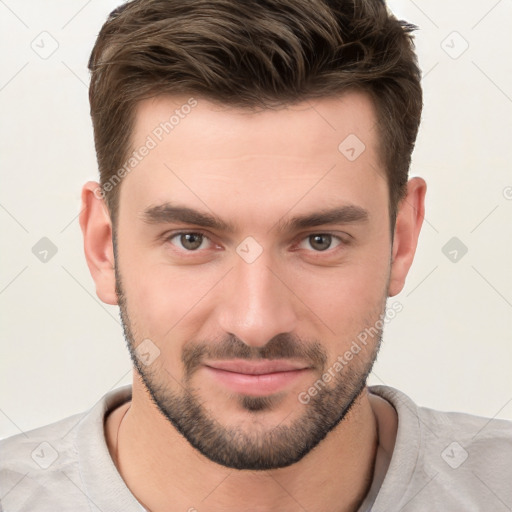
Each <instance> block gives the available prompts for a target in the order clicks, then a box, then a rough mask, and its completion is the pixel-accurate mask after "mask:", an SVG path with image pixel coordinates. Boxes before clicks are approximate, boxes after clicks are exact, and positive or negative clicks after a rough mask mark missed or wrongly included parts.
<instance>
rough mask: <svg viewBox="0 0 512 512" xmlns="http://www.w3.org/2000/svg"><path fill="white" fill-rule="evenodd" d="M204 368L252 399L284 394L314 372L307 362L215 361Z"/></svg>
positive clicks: (231, 387)
mask: <svg viewBox="0 0 512 512" xmlns="http://www.w3.org/2000/svg"><path fill="white" fill-rule="evenodd" d="M204 369H205V370H206V371H207V372H208V374H209V375H210V376H211V377H212V378H213V379H214V380H215V381H216V382H218V383H220V384H221V385H223V386H224V387H227V388H229V389H230V390H232V391H235V392H238V393H243V394H247V395H252V396H265V395H269V394H272V393H276V392H278V391H281V390H283V389H285V388H286V387H289V386H290V385H291V384H293V383H294V382H296V381H297V380H298V379H299V378H301V377H303V376H304V375H306V374H308V373H309V372H310V371H311V367H309V366H307V365H305V364H304V363H300V362H293V361H271V360H265V361H244V360H230V361H212V362H208V363H206V364H205V366H204Z"/></svg>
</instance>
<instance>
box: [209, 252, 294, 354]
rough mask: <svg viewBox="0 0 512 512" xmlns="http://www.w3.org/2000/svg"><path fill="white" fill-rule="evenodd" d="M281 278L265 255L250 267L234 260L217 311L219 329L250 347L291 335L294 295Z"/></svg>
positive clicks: (241, 260) (240, 260) (238, 259)
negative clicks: (277, 337) (275, 337)
mask: <svg viewBox="0 0 512 512" xmlns="http://www.w3.org/2000/svg"><path fill="white" fill-rule="evenodd" d="M284 277H285V276H282V275H280V272H279V270H278V268H277V267H276V266H275V265H273V264H272V261H271V259H270V258H268V257H266V256H265V252H264V253H263V254H262V255H261V256H260V257H259V258H258V259H257V260H256V261H254V262H252V263H247V262H246V261H244V260H243V259H242V258H237V261H235V267H234V268H233V270H232V271H231V272H230V273H229V277H228V279H226V280H225V282H224V283H223V289H222V299H220V304H219V305H218V308H217V311H218V314H219V323H220V327H221V329H222V330H223V331H224V332H226V333H230V334H234V335H235V336H236V337H237V338H239V339H240V340H242V341H243V342H244V343H245V344H246V345H249V346H252V347H262V346H264V345H266V344H267V343H268V342H269V341H270V340H271V339H272V338H273V337H274V336H276V335H278V334H283V333H290V332H292V331H294V330H295V328H296V326H297V319H298V317H297V314H296V311H295V309H294V303H293V300H294V295H293V292H292V291H291V290H290V289H289V288H288V286H289V284H288V283H286V279H285V278H284Z"/></svg>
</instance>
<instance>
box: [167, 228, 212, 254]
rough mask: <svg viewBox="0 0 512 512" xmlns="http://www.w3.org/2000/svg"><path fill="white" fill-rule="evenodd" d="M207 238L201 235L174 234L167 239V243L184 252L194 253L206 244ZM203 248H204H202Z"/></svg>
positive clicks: (191, 233)
mask: <svg viewBox="0 0 512 512" xmlns="http://www.w3.org/2000/svg"><path fill="white" fill-rule="evenodd" d="M207 241H208V238H206V237H205V236H204V235H203V234H201V233H193V232H189V233H175V234H174V235H172V236H171V237H169V242H171V243H172V244H173V245H176V246H177V247H179V248H180V249H185V250H186V251H196V250H197V249H199V248H201V246H202V245H203V244H204V243H205V242H206V243H207ZM203 248H204V247H203Z"/></svg>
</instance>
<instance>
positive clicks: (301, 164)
mask: <svg viewBox="0 0 512 512" xmlns="http://www.w3.org/2000/svg"><path fill="white" fill-rule="evenodd" d="M187 99H188V98H186V97H172V98H170V97H158V98H155V99H152V100H145V101H144V102H141V103H140V104H139V105H138V109H137V116H136V124H135V127H134V132H133V137H132V142H133V148H134V149H135V148H138V147H140V146H141V145H142V144H144V141H145V140H146V138H147V136H148V134H150V133H151V132H152V130H154V128H155V127H156V126H158V125H159V123H160V122H162V121H163V120H165V119H168V118H169V115H170V113H172V112H173V111H174V110H175V109H176V108H179V107H180V105H183V104H184V103H185V102H186V101H187ZM349 134H356V135H357V137H358V138H359V139H360V140H361V141H363V142H364V144H365V146H366V149H365V150H364V151H363V152H362V153H361V155H360V156H359V157H358V158H357V159H355V160H354V161H349V160H348V159H347V158H346V157H345V156H344V155H343V154H342V153H341V152H340V151H338V145H339V144H340V142H342V141H343V140H344V139H345V138H346V137H347V136H348V135H349ZM377 137H378V132H377V129H376V115H375V111H374V107H373V104H372V102H371V100H370V99H369V98H368V97H367V96H366V95H364V94H362V93H358V92H349V93H346V94H344V95H343V96H342V97H337V98H323V99H320V100H315V101H314V102H303V103H300V104H297V105H294V106H292V107H287V108H283V109H280V110H277V111H271V110H266V111H263V112H257V113H254V112H249V111H245V110H240V109H234V108H227V107H222V108H220V107H219V106H216V105H214V104H212V103H210V102H209V101H207V100H204V99H201V98H198V105H197V106H196V107H194V108H193V109H192V111H191V113H190V114H189V115H188V116H186V118H184V119H183V120H181V122H180V123H179V125H177V126H176V127H175V128H174V129H173V131H172V133H170V134H169V135H168V136H166V137H164V138H163V140H162V141H161V142H160V143H159V144H158V145H157V147H155V148H154V149H152V150H151V151H150V152H149V154H148V155H147V156H146V157H145V158H144V159H143V160H142V161H141V162H140V163H139V164H138V165H137V167H136V169H135V170H133V171H132V172H131V173H129V174H127V175H126V177H125V178H124V179H123V182H122V184H121V185H120V186H121V189H120V208H119V216H118V225H117V259H116V258H115V257H114V248H113V243H112V224H111V220H110V216H109V214H108V210H107V208H106V206H105V204H104V202H103V200H102V199H100V198H99V197H98V196H97V194H96V195H95V193H94V191H95V190H97V187H98V184H97V183H95V182H89V183H87V184H86V185H85V186H84V188H83V192H82V200H83V207H84V208H83V211H82V213H81V216H80V224H81V227H82V231H83V234H84V248H85V254H86V258H87V262H88V265H89V268H90V271H91V274H92V276H93V279H94V281H95V284H96V291H97V294H98V297H99V298H100V299H101V300H102V301H104V302H105V303H108V304H118V299H119V297H118V294H117V293H116V272H117V277H118V279H119V277H120V276H121V277H122V286H123V292H124V297H125V299H126V301H127V303H126V304H125V306H124V311H125V315H126V317H125V320H126V322H127V323H129V324H130V325H129V330H130V332H129V334H131V336H133V339H132V340H131V341H133V342H134V343H137V344H138V343H140V342H141V341H142V340H144V339H151V340H152V343H154V344H155V346H157V347H158V349H159V350H160V355H159V356H158V358H157V359H156V360H155V362H154V363H152V366H151V367H150V368H148V369H147V372H148V374H147V375H151V379H152V381H151V382H152V384H155V385H158V386H159V387H160V389H162V390H163V392H168V393H174V394H180V393H182V392H183V389H184V386H185V387H186V386H190V389H192V388H193V389H194V390H195V392H196V393H197V397H198V398H199V399H200V401H201V404H202V406H204V408H205V411H207V412H208V414H209V415H210V416H211V417H213V418H214V419H215V420H216V421H217V422H218V424H219V425H220V426H222V428H225V429H229V428H238V429H239V430H240V431H241V432H242V433H243V434H244V435H245V436H247V437H246V439H247V440H248V441H249V440H256V439H259V440H264V439H268V435H269V433H270V432H272V431H275V432H277V431H278V430H276V429H278V427H287V426H291V425H293V424H300V422H301V421H303V420H304V418H305V414H306V410H307V407H308V406H307V405H304V404H301V403H300V402H299V401H298V399H297V397H298V395H299V393H300V392H303V391H305V390H308V388H309V387H310V386H311V385H312V384H313V383H314V382H315V381H316V380H317V379H319V378H320V377H321V375H322V369H324V370H325V369H326V368H328V367H331V366H332V364H333V363H334V361H336V358H337V357H338V356H339V355H340V354H344V353H345V352H346V351H347V350H348V349H349V348H350V346H351V343H352V341H353V340H355V339H356V338H357V335H358V334H359V333H360V332H361V331H363V330H364V329H365V328H366V327H368V326H372V325H374V324H375V322H376V321H378V320H379V318H380V315H382V314H383V312H384V308H385V301H386V298H387V297H392V296H394V295H396V294H398V293H399V292H400V291H401V290H402V288H403V286H404V282H405V278H406V276H407V273H408V271H409V268H410V266H411V264H412V261H413V257H414V253H415V250H416V245H417V241H418V236H419V233H420V229H421V225H422V221H423V217H424V197H425V192H426V183H425V181H424V180H423V179H421V178H413V179H411V180H409V182H408V189H407V196H406V198H405V200H403V201H402V202H401V204H400V208H399V212H398V216H397V222H396V226H395V229H394V237H393V243H392V241H391V236H390V225H389V222H390V219H389V215H388V206H389V205H388V187H387V182H386V178H385V175H384V171H383V166H382V162H381V161H380V158H379V153H378V151H377V142H378V138H377ZM166 201H168V202H173V203H179V204H180V205H183V206H188V207H190V208H194V209H197V210H200V211H202V212H205V213H214V214H215V215H216V216H218V217H220V218H222V219H223V220H225V221H226V222H232V223H234V224H235V225H236V229H235V231H234V232H233V233H228V232H224V231H218V230H214V229H208V230H205V229H198V228H197V226H194V225H191V224H183V223H151V224H150V223H148V222H145V221H144V216H143V212H144V211H145V209H147V208H148V207H150V206H155V205H159V204H162V203H165V202H166ZM348 204H350V205H356V206H359V207H361V208H363V209H364V210H366V212H367V214H368V216H367V220H366V221H361V222H353V223H336V224H330V225H321V226H316V227H313V228H307V229H303V230H298V231H293V232H290V231H283V232H281V231H279V230H278V229H277V227H276V220H277V219H282V220H286V219H289V218H290V217H292V216H295V215H301V214H308V213H312V212H317V211H319V210H321V209H324V208H330V207H337V206H340V205H348ZM176 231H188V232H189V233H190V232H192V233H194V232H203V233H204V234H205V235H206V236H208V237H209V239H210V240H211V242H209V241H205V243H204V245H202V246H201V248H200V249H199V251H198V252H192V253H191V252H190V251H189V252H188V253H187V252H186V249H184V248H183V246H182V245H180V237H175V238H172V239H170V238H169V237H170V235H171V234H172V233H173V232H176ZM319 233H320V234H322V233H328V234H332V235H333V237H334V238H332V239H331V240H332V246H331V247H329V248H328V249H327V250H325V251H318V250H315V247H316V246H314V245H312V244H311V239H310V238H309V237H310V236H311V235H314V234H319ZM164 234H165V235H167V239H164V238H165V237H163V235H164ZM249 236H250V237H253V238H254V239H255V240H256V241H257V242H258V244H259V246H260V247H261V248H262V253H261V255H260V256H259V257H258V258H257V259H256V260H255V261H253V262H252V263H247V262H246V261H244V259H242V258H241V257H240V256H239V254H237V252H236V249H237V247H238V246H239V244H240V243H241V242H242V241H243V240H244V239H245V238H246V237H249ZM336 237H340V238H339V239H338V238H336ZM340 240H342V242H340ZM228 333H229V334H231V335H233V336H235V337H236V338H238V340H240V341H241V342H242V343H243V344H244V345H245V346H246V347H249V348H250V349H251V350H252V351H253V352H254V353H255V354H256V353H261V351H262V350H264V349H265V347H266V346H268V344H269V340H273V339H275V337H276V336H278V335H282V334H285V335H288V336H291V337H293V339H300V340H305V342H306V344H309V343H310V340H314V341H316V342H317V343H319V345H320V349H319V350H320V351H321V353H323V354H324V355H325V356H326V360H325V366H323V367H320V366H318V367H314V368H311V369H310V371H307V372H305V373H304V374H303V375H302V376H300V377H298V378H297V379H295V380H294V381H292V382H291V384H289V385H288V386H287V387H286V388H285V389H284V390H283V391H282V392H280V393H278V394H276V395H275V396H272V397H270V398H269V403H270V404H271V405H272V406H269V407H267V408H263V409H262V410H260V411H258V412H254V411H250V410H248V409H247V408H245V407H243V401H242V398H243V397H241V396H239V395H238V394H236V393H232V392H229V391H227V390H226V388H224V387H223V386H222V385H221V384H220V383H219V382H218V381H216V380H215V379H212V378H211V377H210V376H209V375H208V373H207V372H206V371H205V368H204V367H199V368H198V369H197V370H196V371H194V373H192V374H191V376H190V380H189V381H186V379H185V376H186V372H185V368H184V365H183V362H182V360H181V356H182V354H183V350H184V349H185V350H186V348H187V347H190V346H194V345H197V344H205V343H206V345H207V346H208V347H210V348H211V349H212V351H213V352H212V353H214V354H215V353H216V352H215V350H214V349H216V348H218V347H219V346H220V341H219V340H223V339H224V338H225V337H226V335H227V334H228ZM125 334H126V325H125ZM127 339H128V341H129V342H130V339H129V336H127ZM291 339H292V338H291ZM378 344H379V339H378V337H373V338H371V339H369V341H368V344H367V346H366V347H364V350H362V351H361V352H360V353H359V354H358V355H357V356H354V359H353V360H352V361H350V363H349V365H348V366H347V371H348V370H350V371H351V372H352V373H348V375H352V376H353V379H358V378H360V379H363V380H364V377H365V375H364V371H365V369H366V370H368V369H369V368H371V364H372V363H373V360H374V358H375V355H376V351H377V349H378ZM234 346H236V345H234ZM258 351H260V352H258ZM132 355H133V354H132ZM306 362H311V361H306ZM347 371H346V370H345V369H344V370H343V371H342V372H340V379H341V378H342V377H341V375H342V374H343V375H346V374H347ZM150 372H151V373H150ZM351 378H352V377H351ZM338 382H339V381H338ZM335 386H336V382H335V381H334V382H331V383H329V385H328V386H327V387H326V389H327V390H329V389H330V390H333V389H334V388H335ZM352 402H353V403H352V404H351V405H352V406H351V408H350V410H349V412H348V413H347V414H346V415H345V416H344V418H343V419H342V420H341V421H340V422H338V423H336V424H333V425H332V429H331V430H330V431H329V433H328V434H327V435H326V436H325V438H324V439H323V440H321V441H320V442H319V443H318V444H317V445H316V446H315V447H314V449H312V450H311V451H309V452H308V453H306V454H305V455H303V456H302V458H300V460H298V461H295V462H294V463H292V464H290V465H287V466H284V467H278V468H275V469H267V470H259V471H254V470H250V469H233V467H227V466H225V465H221V464H218V463H216V462H214V461H212V460H210V458H208V457H207V456H205V455H204V454H203V453H200V452H199V451H198V450H197V449H196V448H194V447H193V446H192V445H191V444H190V443H189V442H188V440H187V439H186V438H185V437H183V436H182V435H180V434H179V432H178V431H177V430H176V428H175V427H174V426H173V424H171V422H170V421H169V420H168V419H167V418H166V417H165V416H164V415H163V414H162V412H161V410H160V409H159V408H158V407H157V405H155V403H154V402H153V401H152V399H151V395H150V393H149V392H148V389H147V387H146V386H145V384H144V382H143V379H142V378H141V375H140V373H139V372H138V371H137V370H136V369H134V375H133V394H132V400H131V402H128V403H127V404H125V405H123V406H121V407H119V408H118V409H116V410H115V411H114V412H113V413H112V414H111V415H110V416H108V418H107V421H106V425H105V432H106V438H107V444H108V447H109V449H110V451H111V454H112V457H113V459H114V462H115V464H116V466H117V468H118V470H119V472H120V474H121V476H122V477H123V479H124V480H125V482H126V484H127V485H128V487H129V488H130V490H131V491H132V493H133V494H134V496H135V497H136V498H137V499H138V500H139V501H140V502H141V503H142V504H143V505H144V506H146V508H148V509H149V510H151V511H153V512H156V511H164V510H165V511H169V510H171V511H174V510H176V511H178V510H188V509H190V508H191V507H195V508H196V509H197V510H199V511H203V510H207V511H211V512H216V511H221V510H222V511H234V510H240V509H242V508H246V507H247V504H250V507H251V510H255V511H261V512H263V511H269V512H270V511H280V512H281V511H292V510H293V511H296V510H297V509H298V508H300V507H303V508H305V509H306V510H308V511H310V512H314V511H324V512H325V511H327V512H329V511H332V512H334V511H337V512H339V511H342V510H347V511H348V510H356V509H357V506H358V504H359V503H360V502H361V500H362V498H364V495H365V494H366V492H367V491H368V486H369V484H370V483H371V479H372V471H373V465H374V459H375V453H376V448H377V439H378V435H377V429H378V428H379V431H380V434H381V435H380V443H381V449H382V450H384V451H385V452H387V453H391V452H392V449H393V443H394V437H395V434H396V413H395V411H394V409H393V408H392V407H391V406H390V405H389V404H388V403H387V402H386V401H384V400H382V399H380V398H378V397H376V396H375V395H371V394H370V393H368V391H367V389H366V388H364V389H363V390H362V392H360V393H359V394H358V395H357V397H355V398H354V399H353V400H352ZM341 405H346V404H341ZM307 424H308V423H307V422H306V425H307ZM288 437H289V436H288ZM283 439H284V437H283ZM333 475H335V478H333ZM312 489H315V492H311V490H312ZM298 504H299V505H298Z"/></svg>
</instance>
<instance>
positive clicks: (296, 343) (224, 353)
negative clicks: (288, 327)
mask: <svg viewBox="0 0 512 512" xmlns="http://www.w3.org/2000/svg"><path fill="white" fill-rule="evenodd" d="M221 359H246V360H251V361H257V360H260V359H299V360H301V361H303V362H305V363H307V364H308V366H311V367H313V368H317V369H318V370H320V371H322V372H323V370H324V369H325V367H326V364H327V359H328V358H327V353H326V351H325V349H324V347H323V346H322V345H321V344H320V343H319V342H318V341H316V340H313V341H307V340H304V339H303V338H300V337H298V336H295V335H292V334H289V333H282V334H278V335H276V336H274V337H273V338H272V339H271V340H270V341H269V342H268V343H267V344H266V345H264V346H263V347H250V346H249V345H246V344H245V343H244V342H243V341H242V340H241V339H240V338H237V337H236V336H235V335H233V334H228V335H227V336H226V337H223V338H222V339H221V340H220V341H219V342H217V343H194V344H187V345H186V346H185V347H184V348H183V351H182V354H181V361H182V363H183V365H184V367H185V378H187V377H190V375H192V373H193V372H194V371H195V370H197V369H198V368H199V367H200V366H201V365H202V364H203V362H204V361H205V360H221Z"/></svg>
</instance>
